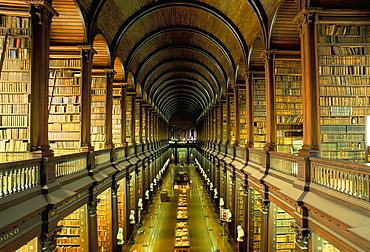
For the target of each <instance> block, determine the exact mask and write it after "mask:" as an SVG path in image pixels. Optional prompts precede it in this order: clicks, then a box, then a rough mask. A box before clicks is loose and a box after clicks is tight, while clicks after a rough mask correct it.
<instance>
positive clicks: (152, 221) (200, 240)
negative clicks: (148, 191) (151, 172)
mask: <svg viewBox="0 0 370 252" xmlns="http://www.w3.org/2000/svg"><path fill="white" fill-rule="evenodd" d="M177 167H179V166H177ZM177 167H176V166H174V165H172V164H170V165H169V168H168V169H169V171H168V173H167V176H166V177H165V178H164V180H163V184H162V188H161V189H160V190H159V191H158V192H157V193H156V196H155V197H154V199H153V203H152V204H151V205H150V207H149V211H148V214H146V215H145V216H144V220H143V222H142V224H143V226H142V227H141V228H140V229H139V232H138V234H136V235H135V237H134V244H132V245H128V246H126V247H123V251H125V252H133V251H135V250H136V251H137V252H144V251H145V252H146V251H148V252H149V251H150V252H173V251H174V239H175V238H174V233H175V232H174V231H175V223H176V211H177V201H178V195H179V190H175V189H173V180H174V176H175V173H176V172H177ZM185 171H187V173H188V174H189V176H190V179H191V181H192V186H191V188H190V189H189V190H187V202H188V204H187V205H188V223H189V234H190V249H189V250H188V251H191V252H213V251H220V252H229V251H230V252H231V251H237V250H236V249H233V248H232V246H231V244H230V243H229V242H228V241H227V237H226V235H225V233H224V232H223V230H222V228H221V225H220V221H219V219H218V215H217V214H216V213H215V211H214V208H213V206H212V203H211V202H210V199H209V196H208V194H207V193H206V191H205V190H204V189H203V187H202V183H201V180H200V178H199V176H198V175H197V174H196V172H195V169H194V167H193V166H185ZM161 191H167V192H168V196H169V201H166V202H161V199H160V193H161Z"/></svg>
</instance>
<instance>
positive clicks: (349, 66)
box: [317, 23, 370, 162]
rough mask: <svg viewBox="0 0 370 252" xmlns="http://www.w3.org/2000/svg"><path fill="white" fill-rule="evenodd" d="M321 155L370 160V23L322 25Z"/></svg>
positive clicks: (319, 30) (320, 34)
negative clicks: (369, 149) (369, 125)
mask: <svg viewBox="0 0 370 252" xmlns="http://www.w3.org/2000/svg"><path fill="white" fill-rule="evenodd" d="M317 30H318V34H317V39H318V46H317V48H318V62H319V86H320V124H321V127H320V129H321V146H320V151H321V157H323V158H331V159H344V160H350V161H355V162H365V161H366V141H365V140H366V118H367V116H368V115H369V114H370V112H369V110H368V106H369V104H370V102H369V95H370V88H369V83H370V77H369V76H370V25H355V24H354V25H341V24H328V23H326V24H319V25H318V29H317Z"/></svg>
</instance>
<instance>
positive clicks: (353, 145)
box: [320, 142, 365, 151]
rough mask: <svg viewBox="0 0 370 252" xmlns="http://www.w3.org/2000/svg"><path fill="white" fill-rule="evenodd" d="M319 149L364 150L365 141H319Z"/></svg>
mask: <svg viewBox="0 0 370 252" xmlns="http://www.w3.org/2000/svg"><path fill="white" fill-rule="evenodd" d="M320 147H321V150H323V151H325V150H364V149H365V142H345V143H321V146H320Z"/></svg>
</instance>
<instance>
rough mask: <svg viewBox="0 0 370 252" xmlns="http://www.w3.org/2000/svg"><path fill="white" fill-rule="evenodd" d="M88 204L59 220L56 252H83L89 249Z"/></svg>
mask: <svg viewBox="0 0 370 252" xmlns="http://www.w3.org/2000/svg"><path fill="white" fill-rule="evenodd" d="M87 218H88V213H87V206H86V205H84V206H82V207H81V208H79V209H77V210H76V211H74V212H73V213H71V214H70V215H68V216H67V217H65V218H64V219H63V220H60V221H59V222H58V226H61V227H62V229H61V231H60V232H58V235H57V246H56V250H55V251H56V252H83V251H89V249H88V226H87Z"/></svg>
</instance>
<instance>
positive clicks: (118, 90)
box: [112, 85, 122, 147]
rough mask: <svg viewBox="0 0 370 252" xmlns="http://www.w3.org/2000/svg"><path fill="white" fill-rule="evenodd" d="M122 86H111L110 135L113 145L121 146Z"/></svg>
mask: <svg viewBox="0 0 370 252" xmlns="http://www.w3.org/2000/svg"><path fill="white" fill-rule="evenodd" d="M121 103H122V86H121V85H114V86H113V107H112V135H113V144H114V146H115V147H120V146H122V140H121V135H122V124H121V122H122V107H121V105H122V104H121Z"/></svg>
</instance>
